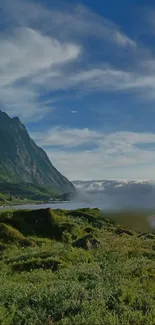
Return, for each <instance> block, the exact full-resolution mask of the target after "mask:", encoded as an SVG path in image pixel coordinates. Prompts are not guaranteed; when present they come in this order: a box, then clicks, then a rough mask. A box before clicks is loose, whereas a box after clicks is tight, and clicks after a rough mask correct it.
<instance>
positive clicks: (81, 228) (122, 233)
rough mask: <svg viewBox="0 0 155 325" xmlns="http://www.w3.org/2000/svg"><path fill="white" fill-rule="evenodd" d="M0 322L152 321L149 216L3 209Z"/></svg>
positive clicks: (154, 242)
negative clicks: (147, 218)
mask: <svg viewBox="0 0 155 325" xmlns="http://www.w3.org/2000/svg"><path fill="white" fill-rule="evenodd" d="M122 220H123V222H122ZM124 220H126V221H125V224H124ZM137 220H139V223H138V221H137ZM133 223H134V224H135V225H136V227H135V226H134V227H133ZM119 224H120V225H119ZM122 225H124V227H123V226H122ZM139 225H141V227H140V228H141V229H139ZM0 324H1V325H44V324H49V325H52V324H54V325H129V324H131V325H154V324H155V235H154V233H153V232H152V231H151V229H150V228H149V226H148V225H147V224H146V220H145V218H144V216H141V215H138V214H134V213H129V212H122V213H120V214H118V213H117V214H116V213H105V214H104V215H103V213H101V212H100V211H99V210H98V209H81V210H76V211H62V210H54V211H52V210H50V209H46V210H36V211H29V210H28V211H22V210H21V211H7V212H1V214H0Z"/></svg>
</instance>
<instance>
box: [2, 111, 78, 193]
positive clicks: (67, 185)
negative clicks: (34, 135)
mask: <svg viewBox="0 0 155 325" xmlns="http://www.w3.org/2000/svg"><path fill="white" fill-rule="evenodd" d="M0 183H16V184H19V183H31V184H34V185H36V186H41V187H43V188H47V189H49V190H52V191H54V192H57V193H59V194H63V193H70V192H74V191H75V188H74V186H73V184H72V183H71V182H70V181H69V180H68V179H67V178H65V177H64V176H63V175H61V174H60V173H59V172H58V170H57V169H56V168H55V167H54V166H53V165H52V163H51V162H50V160H49V158H48V156H47V154H46V153H45V151H44V150H43V149H41V148H39V147H38V146H37V145H36V144H35V142H34V141H33V140H32V139H31V138H30V136H29V134H28V132H27V130H26V128H25V126H24V125H23V124H22V123H21V121H20V120H19V118H18V117H15V118H10V117H9V116H8V115H7V114H6V113H4V112H2V111H0Z"/></svg>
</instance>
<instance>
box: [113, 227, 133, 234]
mask: <svg viewBox="0 0 155 325" xmlns="http://www.w3.org/2000/svg"><path fill="white" fill-rule="evenodd" d="M115 234H116V235H123V234H126V235H129V236H133V233H132V232H131V231H129V230H127V229H122V228H117V229H116V230H115Z"/></svg>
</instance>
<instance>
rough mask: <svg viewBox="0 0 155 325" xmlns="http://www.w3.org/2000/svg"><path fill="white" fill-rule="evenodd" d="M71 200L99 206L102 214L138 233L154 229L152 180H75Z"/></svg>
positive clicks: (90, 205)
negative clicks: (75, 193) (75, 190)
mask: <svg viewBox="0 0 155 325" xmlns="http://www.w3.org/2000/svg"><path fill="white" fill-rule="evenodd" d="M75 185H76V184H75ZM74 200H75V201H76V202H79V201H81V202H85V204H86V205H88V206H89V207H98V208H100V209H101V210H102V213H103V216H105V217H107V218H110V219H111V220H113V221H115V222H116V223H117V224H120V226H124V227H126V228H130V229H133V230H136V231H141V232H150V231H151V232H155V217H153V216H154V215H155V183H154V182H149V181H146V182H119V181H94V182H93V181H91V182H81V183H79V182H78V186H77V196H76V198H75V199H74Z"/></svg>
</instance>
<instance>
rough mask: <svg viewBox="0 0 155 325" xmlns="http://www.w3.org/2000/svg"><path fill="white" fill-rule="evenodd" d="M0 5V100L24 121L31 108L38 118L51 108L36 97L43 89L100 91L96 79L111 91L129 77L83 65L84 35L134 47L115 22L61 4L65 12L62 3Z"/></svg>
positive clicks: (81, 9)
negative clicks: (0, 29) (49, 6)
mask: <svg viewBox="0 0 155 325" xmlns="http://www.w3.org/2000/svg"><path fill="white" fill-rule="evenodd" d="M0 9H1V17H0V18H1V21H2V22H3V27H4V29H3V30H2V31H1V34H0V48H1V51H0V74H1V77H0V94H1V97H0V103H1V105H2V108H3V109H5V110H6V111H7V112H9V113H10V111H11V112H12V114H19V115H20V117H22V118H24V119H25V118H33V117H34V116H35V115H36V112H37V115H38V116H40V117H41V116H43V115H44V114H45V113H46V112H47V111H48V110H50V108H49V105H48V107H47V106H46V103H43V102H41V101H40V94H42V93H43V94H45V95H46V91H48V92H49V91H51V96H53V92H54V91H61V90H69V89H72V88H73V87H77V90H79V91H81V88H83V90H84V89H85V88H87V90H86V89H85V92H86V93H87V92H88V91H90V90H91V91H92V90H93V91H100V90H101V88H100V87H99V83H100V84H101V83H102V84H103V87H102V89H109V90H112V89H113V90H114V89H115V88H116V87H115V83H117V84H118V82H119V83H120V86H119V88H121V83H122V84H124V78H125V79H126V78H128V77H127V74H126V72H123V71H122V72H121V71H116V70H112V69H111V70H110V68H109V70H106V69H102V68H101V67H100V64H97V66H96V67H95V68H92V67H89V68H85V69H83V68H82V67H83V65H85V66H87V65H88V63H87V61H86V60H87V59H86V57H87V56H88V55H90V53H89V50H90V49H87V48H85V39H90V40H93V39H94V40H98V44H100V43H101V42H102V41H104V42H106V43H109V44H111V46H116V47H118V48H120V49H121V48H124V47H127V48H128V49H130V50H133V51H135V49H136V47H137V44H136V42H135V41H134V40H132V39H131V38H130V37H128V36H127V35H126V34H125V33H124V32H123V31H121V29H120V28H119V27H118V26H117V25H115V24H113V23H112V22H111V21H109V20H107V19H105V18H103V17H101V16H99V15H97V14H95V13H93V12H92V11H91V10H89V9H88V8H87V7H84V6H82V5H77V6H73V5H72V6H71V5H69V4H67V3H66V5H65V10H64V6H63V3H62V4H61V5H60V6H59V7H58V6H54V5H53V8H50V9H49V8H46V7H43V6H42V5H41V4H37V3H33V2H32V1H23V0H22V1H18V0H14V1H12V0H8V1H4V0H2V1H1V4H0ZM9 26H10V27H11V28H9ZM5 27H7V28H5ZM85 55H86V57H85ZM72 62H74V65H72ZM88 62H89V61H88ZM75 63H76V64H75ZM90 65H91V64H90ZM119 74H121V76H119ZM107 78H108V80H107V81H106V79H107ZM84 83H87V87H83V85H84ZM19 84H20V86H19ZM107 84H108V85H107ZM13 93H14V95H13ZM19 107H20V109H19ZM52 109H53V106H51V110H52Z"/></svg>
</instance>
